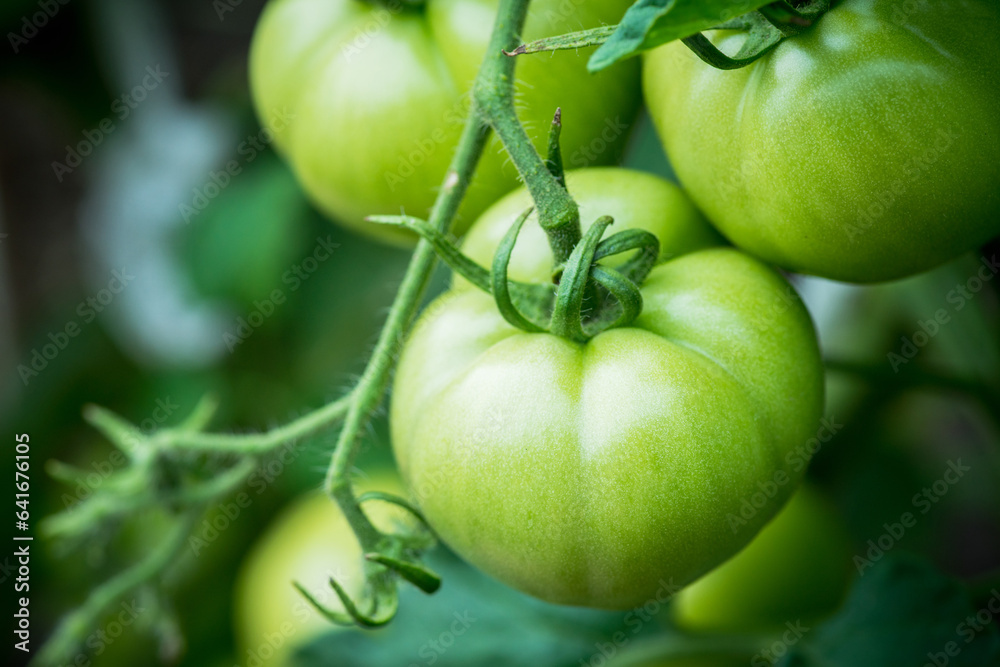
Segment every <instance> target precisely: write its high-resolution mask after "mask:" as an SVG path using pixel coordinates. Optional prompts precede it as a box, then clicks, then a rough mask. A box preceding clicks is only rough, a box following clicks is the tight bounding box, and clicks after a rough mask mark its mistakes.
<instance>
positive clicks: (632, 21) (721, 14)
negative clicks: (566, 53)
mask: <svg viewBox="0 0 1000 667" xmlns="http://www.w3.org/2000/svg"><path fill="white" fill-rule="evenodd" d="M769 3H770V0H638V1H637V2H636V3H635V4H634V5H632V6H631V7H630V8H629V10H628V11H627V12H625V16H624V18H622V21H621V23H620V24H618V29H617V30H616V31H615V32H614V34H613V35H611V37H610V38H609V39H608V41H607V42H605V43H604V45H603V46H601V47H600V48H599V49H597V51H596V52H595V53H594V55H593V56H591V58H590V62H589V63H587V69H589V70H590V71H591V72H598V71H600V70H602V69H605V68H606V67H610V66H611V65H613V64H615V63H616V62H618V61H620V60H624V59H625V58H630V57H632V56H634V55H637V54H638V53H639V52H641V51H646V50H649V49H652V48H655V47H657V46H660V45H661V44H666V43H667V42H672V41H674V40H678V39H683V38H685V37H690V36H691V35H694V34H696V33H699V32H701V31H703V30H708V29H709V28H712V27H715V26H718V25H721V24H723V23H726V22H727V21H730V20H731V19H734V18H736V17H737V16H741V15H743V14H746V13H748V12H752V11H755V10H757V9H760V8H761V7H763V6H764V5H767V4H769Z"/></svg>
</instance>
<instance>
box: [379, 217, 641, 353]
mask: <svg viewBox="0 0 1000 667" xmlns="http://www.w3.org/2000/svg"><path fill="white" fill-rule="evenodd" d="M533 210H534V209H532V208H529V209H527V210H525V211H524V212H523V213H522V214H521V215H520V216H518V218H517V220H515V221H514V224H513V225H512V226H511V228H510V230H509V231H508V232H507V234H506V235H505V236H504V238H503V240H502V241H501V242H500V245H499V246H498V247H497V250H496V253H495V254H494V256H493V265H492V267H491V270H487V269H486V268H484V267H482V266H480V265H479V264H477V263H476V262H475V261H473V260H472V259H470V258H469V257H467V256H466V255H465V254H464V253H462V251H461V250H459V249H458V247H457V246H456V245H455V244H454V243H453V242H452V241H451V240H450V239H448V238H447V237H445V235H444V234H441V233H440V232H438V231H437V230H435V229H434V228H433V227H431V225H430V224H428V223H427V222H426V221H425V220H421V219H419V218H413V217H410V216H372V217H370V218H368V220H369V221H371V222H376V223H381V224H391V225H398V226H401V227H405V228H407V229H410V230H411V231H414V232H416V233H417V234H419V235H420V236H421V237H422V238H423V239H425V240H426V241H428V242H430V243H431V244H432V245H433V246H434V249H435V251H436V252H437V254H438V256H439V257H440V258H441V259H442V260H443V261H444V262H445V263H446V264H447V265H448V266H449V267H451V269H452V270H453V271H455V272H456V273H458V274H459V275H461V276H462V277H463V278H465V279H466V280H468V281H469V282H470V283H472V284H473V285H475V286H476V287H478V288H479V289H481V290H482V291H484V292H486V293H487V294H490V295H492V296H493V298H494V300H495V301H496V304H497V309H498V310H499V311H500V314H501V315H502V316H503V318H504V319H505V320H506V321H507V322H509V323H510V324H512V325H513V326H515V327H517V328H518V329H521V330H523V331H527V332H529V333H551V334H555V335H557V336H561V337H563V338H567V339H569V340H572V341H575V342H578V343H585V342H586V341H588V340H590V339H591V338H593V337H594V336H596V335H597V334H599V333H601V332H602V331H606V330H608V329H613V328H616V327H624V326H628V325H629V324H631V323H632V322H633V321H634V320H635V318H637V317H638V316H639V314H640V313H641V312H642V294H641V293H640V291H639V286H641V285H642V283H643V281H645V279H646V276H648V275H649V272H650V271H651V270H652V269H653V267H654V266H655V264H656V259H657V257H658V256H659V252H660V241H659V239H657V238H656V236H654V235H653V234H651V233H649V232H647V231H645V230H641V229H627V230H625V231H622V232H618V233H617V234H613V235H612V236H609V237H608V238H603V236H604V232H605V231H606V230H607V228H608V227H609V226H610V225H611V224H613V222H614V220H613V219H612V218H611V217H610V216H603V217H601V218H599V219H598V220H597V221H595V222H594V224H593V225H591V226H590V228H589V229H588V230H587V233H586V234H584V236H583V238H582V239H581V240H580V243H578V244H577V246H576V247H575V249H574V250H573V252H572V254H571V255H570V257H569V259H567V260H566V262H565V263H563V264H561V265H557V266H556V267H555V268H554V270H553V280H552V283H551V284H545V285H543V284H536V283H524V282H520V281H516V280H511V279H510V278H509V276H508V273H507V271H508V267H509V265H510V258H511V255H512V254H513V250H514V245H515V244H516V242H517V237H518V234H519V233H520V231H521V229H522V227H523V226H524V223H525V222H526V221H527V219H528V217H529V216H530V215H531V213H532V212H533ZM633 250H634V251H635V254H634V255H633V256H632V257H631V258H629V259H628V261H626V262H625V263H624V264H622V265H620V266H618V267H616V268H611V267H609V266H605V265H602V264H600V263H599V262H600V260H602V259H605V258H607V257H611V256H613V255H618V254H621V253H625V252H630V251H633ZM585 306H586V307H585Z"/></svg>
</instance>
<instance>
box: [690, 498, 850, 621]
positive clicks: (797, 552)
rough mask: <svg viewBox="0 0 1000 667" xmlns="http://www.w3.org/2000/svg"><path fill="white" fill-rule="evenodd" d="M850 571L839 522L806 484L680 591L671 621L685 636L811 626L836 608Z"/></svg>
mask: <svg viewBox="0 0 1000 667" xmlns="http://www.w3.org/2000/svg"><path fill="white" fill-rule="evenodd" d="M850 568H851V543H850V538H849V537H848V535H847V532H846V529H845V528H844V526H843V523H842V521H841V519H840V517H839V516H838V515H837V514H836V512H835V511H834V509H833V508H832V507H830V506H829V504H828V503H827V501H826V499H825V498H823V497H822V496H821V495H820V494H819V493H818V492H817V491H816V490H814V489H812V488H811V487H809V486H805V487H802V488H801V489H800V490H799V491H798V493H796V494H795V495H794V496H792V499H791V500H790V501H788V504H787V505H785V508H784V509H783V510H782V511H781V512H780V513H779V514H778V516H776V517H775V518H774V519H773V520H772V521H771V523H769V524H768V525H767V526H765V527H764V529H763V530H762V531H760V534H758V535H757V537H755V538H754V540H753V541H752V542H751V543H750V544H749V545H748V546H747V547H746V548H745V549H744V550H743V551H741V552H739V553H738V554H736V555H735V556H734V557H733V558H731V559H730V560H728V561H726V562H725V563H723V564H722V565H721V566H719V567H718V568H716V569H714V570H712V571H711V572H709V573H708V574H707V575H705V576H704V577H702V578H701V579H699V580H698V581H696V582H695V583H693V584H692V585H690V586H688V587H687V588H685V589H684V590H682V591H681V592H680V593H679V594H678V595H677V597H676V598H674V617H675V619H676V621H677V623H678V625H681V626H682V627H684V628H686V629H688V630H700V631H715V632H753V631H764V632H766V631H770V630H774V629H776V628H781V627H782V626H784V625H785V623H789V622H792V623H794V622H797V621H803V622H812V621H813V620H815V619H818V618H821V617H822V616H825V615H827V614H829V613H831V612H833V611H834V610H835V609H836V608H837V607H838V606H839V605H840V603H841V602H843V600H844V595H845V594H846V592H847V587H848V584H849V579H850Z"/></svg>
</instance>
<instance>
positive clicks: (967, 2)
mask: <svg viewBox="0 0 1000 667" xmlns="http://www.w3.org/2000/svg"><path fill="white" fill-rule="evenodd" d="M998 34H1000V5H998V4H997V3H996V2H995V1H994V0H989V1H986V0H962V1H959V0H939V1H937V2H906V3H900V2H876V1H874V0H843V1H842V2H840V3H838V4H836V5H835V6H834V8H833V9H831V10H830V11H829V13H827V14H826V15H824V16H823V17H822V18H821V19H820V20H819V22H818V23H817V24H816V26H814V27H813V28H812V29H810V30H809V31H807V32H806V33H805V34H802V35H800V36H798V37H794V38H790V39H787V40H785V41H784V42H782V43H781V44H780V45H779V46H778V47H777V48H776V49H775V50H774V51H773V52H771V53H770V54H769V55H767V56H765V57H763V58H761V59H760V60H758V61H757V62H755V63H753V64H751V65H750V66H749V67H746V68H743V69H739V70H734V71H721V70H717V69H714V68H712V67H710V66H708V65H706V64H704V63H703V62H702V61H701V60H699V59H698V58H696V57H695V56H694V55H693V54H692V53H691V52H690V51H688V50H687V49H686V47H684V46H683V45H682V44H680V43H673V44H668V45H666V46H663V47H661V48H659V49H656V50H654V51H652V52H650V53H649V54H647V57H646V59H645V64H644V74H643V77H644V89H645V93H646V100H647V102H648V104H649V106H650V111H651V114H652V116H653V120H654V123H655V124H656V127H657V129H658V131H659V133H660V137H661V139H662V140H663V144H664V146H665V148H666V150H667V153H668V154H669V156H670V159H671V161H672V163H673V165H674V167H675V168H676V171H677V175H678V177H679V179H680V181H681V183H682V184H683V185H684V187H685V188H686V189H687V190H688V192H689V193H690V195H691V197H692V198H693V199H694V201H695V202H696V203H697V204H698V205H699V206H700V207H701V209H702V210H703V211H705V214H706V215H707V216H708V218H709V219H710V220H711V221H712V222H713V223H715V224H716V226H718V228H719V229H720V230H721V231H722V233H723V234H725V235H726V236H727V237H728V238H729V239H730V240H731V241H733V242H734V243H735V244H736V245H738V246H740V247H742V248H744V249H746V250H747V251H749V252H751V253H754V254H755V255H757V256H759V257H761V258H763V259H766V260H768V261H770V262H774V263H776V264H778V265H780V266H783V267H786V268H789V269H792V270H795V271H800V272H804V273H812V274H816V275H819V276H823V277H827V278H833V279H836V280H845V281H851V282H862V283H867V282H875V281H881V280H890V279H895V278H901V277H904V276H908V275H911V274H914V273H918V272H921V271H925V270H927V269H930V268H932V267H934V266H936V265H938V264H941V263H943V262H945V261H947V260H949V259H951V258H954V257H956V256H958V255H959V254H961V253H963V252H965V251H968V250H970V249H973V248H975V247H976V246H977V245H978V244H981V243H983V242H985V241H986V240H988V239H989V238H991V237H992V236H994V235H996V234H997V233H1000V116H998V112H997V109H998V108H1000V86H997V83H996V82H997V79H998V78H1000V39H998V38H997V35H998ZM711 38H712V39H713V41H714V43H715V44H716V45H717V46H719V47H720V48H721V49H722V50H723V51H725V52H727V53H731V52H733V51H734V50H735V49H736V47H737V46H738V41H739V40H740V39H742V37H741V36H738V35H736V34H734V33H731V32H727V31H717V32H715V33H711Z"/></svg>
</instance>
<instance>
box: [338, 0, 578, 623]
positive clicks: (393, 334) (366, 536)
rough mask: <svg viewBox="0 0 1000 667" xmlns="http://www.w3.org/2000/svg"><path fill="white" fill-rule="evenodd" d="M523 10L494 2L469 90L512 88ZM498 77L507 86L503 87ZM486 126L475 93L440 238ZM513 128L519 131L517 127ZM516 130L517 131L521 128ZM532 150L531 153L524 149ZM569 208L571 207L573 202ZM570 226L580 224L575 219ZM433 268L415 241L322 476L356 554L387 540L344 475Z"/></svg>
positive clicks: (514, 3) (444, 199) (523, 3)
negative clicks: (506, 52)
mask: <svg viewBox="0 0 1000 667" xmlns="http://www.w3.org/2000/svg"><path fill="white" fill-rule="evenodd" d="M527 6H528V0H502V2H501V3H500V7H499V10H498V13H497V20H496V24H495V25H494V29H493V36H492V37H491V40H490V46H489V47H488V50H487V54H486V58H485V59H484V61H483V65H482V67H481V68H480V71H479V74H478V76H477V78H476V83H475V84H474V90H483V89H496V90H502V89H504V88H507V89H508V90H512V88H511V86H512V84H511V83H510V81H511V80H512V79H513V63H510V64H506V61H507V58H505V57H504V56H503V49H505V48H506V49H509V48H513V46H515V45H516V42H517V35H518V34H519V33H520V31H521V28H522V26H523V24H524V19H525V16H526V14H527ZM504 80H506V83H503V81H504ZM484 99H488V100H490V101H491V103H492V102H495V101H496V100H498V99H502V100H505V101H506V102H507V103H509V105H510V113H511V114H513V95H512V94H511V95H508V96H506V97H503V96H502V95H501V96H500V97H493V96H485V97H484ZM494 111H496V109H494ZM514 119H515V121H516V116H515V117H514ZM486 121H487V115H486V113H485V111H484V109H483V108H482V105H481V99H480V97H478V96H476V95H474V96H473V105H472V109H471V110H470V113H469V118H468V119H467V120H466V124H465V127H464V129H463V131H462V136H461V138H460V140H459V144H458V148H457V150H456V152H455V155H454V157H453V158H452V162H451V166H450V167H449V169H448V172H447V175H446V176H445V181H444V185H443V186H442V188H441V190H440V192H439V193H438V197H437V200H436V201H435V203H434V207H433V209H432V210H431V215H430V220H429V224H430V226H431V227H432V228H433V229H435V230H437V231H439V232H441V233H447V232H448V231H449V230H450V229H451V225H452V222H453V221H454V218H455V215H456V214H457V212H458V207H459V205H460V204H461V202H462V199H463V197H464V196H465V192H466V190H467V189H468V187H469V184H470V183H471V181H472V176H473V174H474V173H475V170H476V166H477V165H478V163H479V159H480V157H481V156H482V154H483V151H484V149H485V147H486V140H487V138H488V137H489V131H490V126H489V124H488V123H487V122H486ZM518 126H520V124H519V123H518ZM521 131H522V132H523V128H521ZM523 141H524V142H525V143H526V144H527V146H529V147H530V146H531V144H530V140H529V139H528V138H527V135H526V134H525V135H524V137H523ZM531 150H532V151H533V150H534V149H533V148H531ZM535 157H536V159H537V161H538V164H539V165H540V168H541V169H542V170H543V171H544V172H545V175H546V176H547V177H548V178H549V179H550V180H551V181H552V182H553V183H556V182H555V179H554V178H553V177H552V175H551V174H550V173H549V172H548V170H547V169H546V168H545V165H544V163H542V161H541V158H538V156H537V153H535ZM556 185H558V184H556ZM563 192H565V191H563ZM567 196H568V195H567ZM573 206H574V207H575V203H574V204H573ZM577 224H579V223H578V222H577ZM436 263H437V255H436V254H435V250H434V246H433V245H432V244H431V243H430V242H428V241H426V240H421V241H420V242H419V243H418V244H417V248H416V250H415V251H414V253H413V257H412V259H411V260H410V265H409V267H408V268H407V270H406V274H405V275H404V277H403V281H402V283H401V285H400V287H399V291H398V292H397V294H396V298H395V300H394V302H393V305H392V307H391V309H390V311H389V316H388V318H387V319H386V322H385V325H384V326H383V328H382V331H381V333H380V335H379V338H378V341H377V342H376V344H375V349H374V351H373V352H372V355H371V358H370V359H369V362H368V364H367V366H366V367H365V370H364V372H363V373H362V375H361V379H360V380H359V382H358V384H357V386H356V388H355V390H354V392H353V395H352V398H351V401H350V403H349V406H348V410H347V414H346V416H345V419H344V426H343V428H342V429H341V431H340V436H339V438H338V440H337V445H336V447H335V449H334V452H333V455H332V457H331V460H330V465H329V467H328V469H327V473H326V480H325V483H324V489H325V491H326V493H327V494H328V495H329V496H330V497H331V498H333V500H334V501H336V503H337V505H338V506H339V507H340V509H341V511H342V512H343V514H344V517H345V518H346V519H347V521H348V523H349V524H350V526H351V528H352V529H353V530H354V533H355V534H356V535H357V537H358V541H359V543H360V544H361V547H362V549H364V550H365V551H366V552H377V551H378V550H379V547H380V546H384V544H385V541H386V539H387V538H388V537H389V536H385V535H383V534H382V533H380V532H379V531H378V530H377V529H376V528H375V527H374V526H373V525H372V523H371V521H369V520H368V517H367V516H366V515H365V513H364V512H363V511H362V510H361V507H360V505H359V503H358V500H357V498H356V497H355V495H354V492H353V489H352V488H351V483H350V479H349V476H348V471H349V470H350V468H351V465H352V464H353V462H354V459H355V456H356V455H357V450H358V445H359V442H360V436H361V433H362V431H363V430H364V428H365V426H367V424H368V423H369V422H370V420H371V417H372V415H373V414H374V413H375V411H376V410H377V409H378V407H379V406H380V405H381V403H382V399H383V397H384V395H385V393H386V390H387V389H388V386H389V378H390V375H391V372H392V369H393V367H394V366H395V363H396V358H397V356H398V354H399V349H400V347H401V345H402V342H403V340H404V338H405V337H406V334H407V333H408V331H409V329H410V327H411V325H412V323H413V320H414V319H415V317H416V314H417V310H418V308H419V306H420V303H421V301H422V299H423V295H424V293H425V291H426V289H427V283H428V281H429V279H430V276H431V273H432V271H433V269H434V267H435V265H436ZM386 567H387V565H385V563H378V562H377V561H373V562H372V568H371V570H370V572H372V578H370V579H369V582H370V583H372V582H375V581H377V578H378V577H381V575H382V574H383V573H384V572H385V568H386ZM377 568H382V569H381V570H379V569H377ZM335 589H336V590H337V593H338V595H341V591H340V590H339V589H337V588H336V586H335ZM341 600H342V602H344V603H345V605H344V606H345V608H347V609H348V610H351V609H352V606H351V605H350V604H348V601H347V600H344V599H343V596H342V595H341ZM321 611H323V612H324V613H326V614H327V615H328V616H329V617H333V615H332V614H330V613H329V612H328V610H324V609H321ZM352 616H353V617H354V619H355V620H356V621H359V622H365V620H367V617H366V616H364V615H362V614H360V613H354V614H352Z"/></svg>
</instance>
